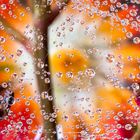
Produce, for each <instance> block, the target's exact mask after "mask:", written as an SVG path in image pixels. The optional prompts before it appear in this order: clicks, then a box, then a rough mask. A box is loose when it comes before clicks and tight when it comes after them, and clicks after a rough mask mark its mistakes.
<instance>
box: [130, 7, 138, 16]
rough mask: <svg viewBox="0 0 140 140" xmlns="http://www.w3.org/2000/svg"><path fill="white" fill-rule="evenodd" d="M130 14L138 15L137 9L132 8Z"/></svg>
mask: <svg viewBox="0 0 140 140" xmlns="http://www.w3.org/2000/svg"><path fill="white" fill-rule="evenodd" d="M129 13H130V15H131V16H133V17H135V16H136V15H137V11H136V10H135V9H132V10H130V12H129Z"/></svg>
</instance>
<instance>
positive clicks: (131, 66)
mask: <svg viewBox="0 0 140 140" xmlns="http://www.w3.org/2000/svg"><path fill="white" fill-rule="evenodd" d="M139 47H140V46H139V45H134V44H132V45H131V44H126V45H123V46H121V47H120V48H119V49H117V50H116V51H115V53H116V56H117V57H116V58H117V61H118V62H120V63H122V64H123V68H122V74H119V77H120V78H122V80H126V81H129V82H140V67H139V63H140V62H139V61H140V60H139V58H140V54H139V51H140V49H139ZM119 56H120V57H119Z"/></svg>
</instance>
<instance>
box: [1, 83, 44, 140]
mask: <svg viewBox="0 0 140 140" xmlns="http://www.w3.org/2000/svg"><path fill="white" fill-rule="evenodd" d="M14 93H15V100H16V102H15V104H14V105H13V106H12V107H11V111H12V113H11V115H10V114H9V115H8V117H6V118H5V119H4V120H2V121H0V131H1V134H0V139H5V140H8V139H9V138H10V139H17V138H19V139H23V140H24V139H34V137H35V135H36V132H37V130H39V127H40V126H41V125H42V118H41V113H40V111H39V110H40V107H39V104H38V103H37V102H36V101H35V100H34V99H35V96H34V93H33V89H32V87H31V86H29V85H24V86H23V87H22V88H21V87H19V88H17V89H16V90H15V91H14Z"/></svg>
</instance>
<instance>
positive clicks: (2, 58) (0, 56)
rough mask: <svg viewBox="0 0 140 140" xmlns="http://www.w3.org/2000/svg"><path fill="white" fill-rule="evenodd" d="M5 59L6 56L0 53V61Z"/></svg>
mask: <svg viewBox="0 0 140 140" xmlns="http://www.w3.org/2000/svg"><path fill="white" fill-rule="evenodd" d="M5 60H6V57H5V56H4V55H3V54H1V55H0V62H4V61H5Z"/></svg>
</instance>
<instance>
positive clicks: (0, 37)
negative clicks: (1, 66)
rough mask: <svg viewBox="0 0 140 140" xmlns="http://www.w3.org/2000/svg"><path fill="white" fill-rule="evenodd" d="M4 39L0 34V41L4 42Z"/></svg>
mask: <svg viewBox="0 0 140 140" xmlns="http://www.w3.org/2000/svg"><path fill="white" fill-rule="evenodd" d="M5 41H6V39H5V38H4V37H3V36H0V43H1V44H3V43H5Z"/></svg>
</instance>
